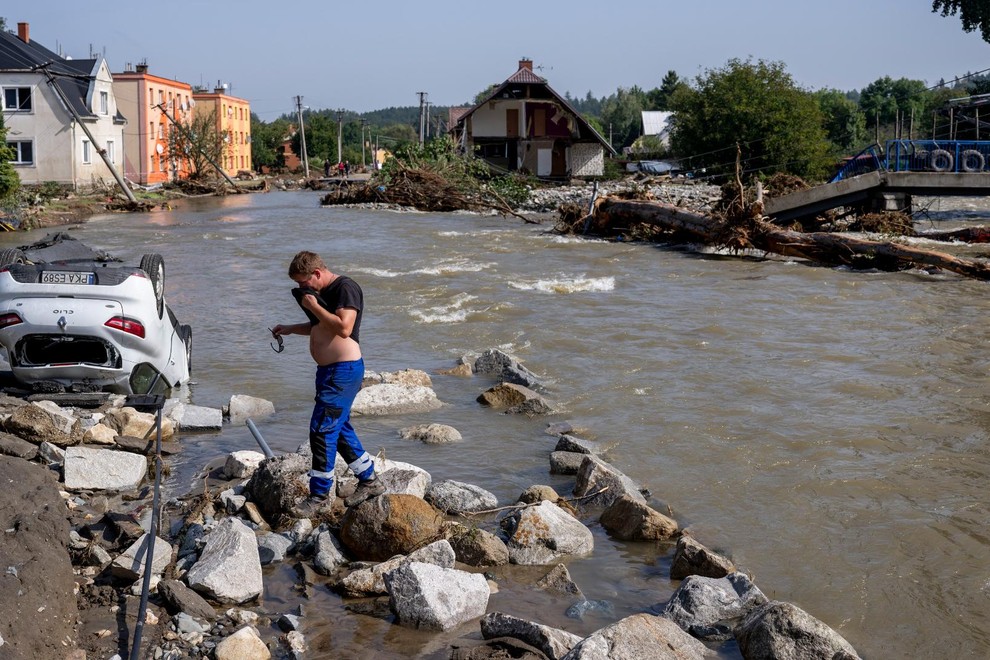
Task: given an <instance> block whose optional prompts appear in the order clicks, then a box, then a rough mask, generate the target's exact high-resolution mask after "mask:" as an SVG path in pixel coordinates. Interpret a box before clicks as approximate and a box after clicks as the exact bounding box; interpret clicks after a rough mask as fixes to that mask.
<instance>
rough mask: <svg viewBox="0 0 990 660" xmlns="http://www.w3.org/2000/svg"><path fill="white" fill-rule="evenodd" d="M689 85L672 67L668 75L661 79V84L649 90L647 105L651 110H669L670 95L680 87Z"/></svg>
mask: <svg viewBox="0 0 990 660" xmlns="http://www.w3.org/2000/svg"><path fill="white" fill-rule="evenodd" d="M687 86H688V84H687V82H685V81H684V80H681V78H680V76H678V75H677V72H676V71H674V70H673V69H671V70H670V71H668V72H667V75H665V76H664V77H663V80H662V81H660V86H659V87H657V88H656V89H651V90H650V91H649V93H648V94H647V105H648V106H649V108H650V109H651V110H669V109H670V97H672V96H673V95H674V92H676V91H677V90H678V89H680V88H682V87H687Z"/></svg>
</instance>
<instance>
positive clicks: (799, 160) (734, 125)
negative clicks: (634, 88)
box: [670, 59, 830, 179]
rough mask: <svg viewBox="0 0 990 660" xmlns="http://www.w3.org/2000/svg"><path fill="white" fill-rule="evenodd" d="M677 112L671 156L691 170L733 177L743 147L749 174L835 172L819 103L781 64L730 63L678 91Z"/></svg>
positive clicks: (810, 176)
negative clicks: (699, 169) (738, 151)
mask: <svg viewBox="0 0 990 660" xmlns="http://www.w3.org/2000/svg"><path fill="white" fill-rule="evenodd" d="M670 106H671V109H672V110H673V111H674V113H675V116H674V122H673V129H672V134H671V150H672V152H673V153H675V154H676V155H677V156H678V157H679V158H681V159H682V162H684V164H685V165H687V166H688V167H694V168H701V167H704V168H707V169H708V171H709V173H713V174H728V173H731V172H732V171H734V168H735V159H736V145H737V144H739V145H741V148H742V153H743V169H744V171H745V172H746V173H747V174H758V173H762V174H768V173H772V172H790V173H793V174H797V175H799V176H803V177H805V178H808V179H814V178H818V177H820V176H822V175H824V174H825V172H826V171H827V169H828V168H829V166H830V158H829V153H828V152H829V142H828V140H827V138H826V136H825V129H824V128H823V125H822V124H823V122H822V113H821V110H820V109H819V107H818V103H817V102H816V101H815V97H814V96H813V95H812V94H811V93H810V92H807V91H805V90H803V89H800V88H799V87H797V85H795V83H794V81H793V79H792V78H791V76H790V74H788V73H787V72H786V71H785V70H784V65H783V63H781V62H765V61H763V60H761V61H759V62H757V63H756V64H753V63H752V62H751V61H749V60H747V61H745V62H744V61H741V60H738V59H732V60H729V62H728V63H727V64H726V65H725V66H724V67H722V68H721V69H714V70H711V69H710V70H708V71H706V72H705V73H704V74H703V75H700V76H698V78H697V81H696V87H694V88H691V87H687V88H682V89H679V90H678V91H677V92H675V93H674V95H673V97H672V98H671V100H670Z"/></svg>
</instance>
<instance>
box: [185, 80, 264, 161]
mask: <svg viewBox="0 0 990 660" xmlns="http://www.w3.org/2000/svg"><path fill="white" fill-rule="evenodd" d="M193 100H195V101H196V103H195V107H194V112H195V113H196V115H199V114H200V113H209V112H210V111H211V110H216V117H217V130H218V131H220V132H222V133H224V132H225V133H226V135H228V136H229V138H230V139H229V141H228V142H227V148H226V149H225V150H224V154H223V162H222V163H218V165H220V166H221V167H222V168H223V170H224V172H226V173H227V175H228V176H237V173H238V172H241V171H247V172H250V171H251V104H250V103H248V102H247V101H245V100H244V99H239V98H237V97H235V96H229V95H228V94H227V86H226V85H219V84H218V85H217V86H216V87H215V88H214V89H213V91H212V92H194V93H193Z"/></svg>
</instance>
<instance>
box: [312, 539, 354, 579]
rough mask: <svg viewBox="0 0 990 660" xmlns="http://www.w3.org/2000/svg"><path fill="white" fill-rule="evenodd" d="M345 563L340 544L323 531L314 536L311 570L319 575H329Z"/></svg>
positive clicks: (345, 559)
mask: <svg viewBox="0 0 990 660" xmlns="http://www.w3.org/2000/svg"><path fill="white" fill-rule="evenodd" d="M346 563H347V557H345V556H344V551H343V549H342V548H341V547H340V542H339V541H337V538H336V537H335V536H334V535H333V534H331V533H330V530H326V529H324V530H323V531H321V532H320V533H319V534H317V535H316V545H315V548H314V552H313V568H315V569H316V572H317V573H319V574H321V575H330V574H331V573H333V572H334V571H335V570H337V569H338V568H340V567H341V566H343V565H344V564H346Z"/></svg>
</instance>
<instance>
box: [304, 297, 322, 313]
mask: <svg viewBox="0 0 990 660" xmlns="http://www.w3.org/2000/svg"><path fill="white" fill-rule="evenodd" d="M299 304H300V305H302V306H303V307H305V308H306V309H308V310H309V311H311V312H315V311H316V309H317V308H318V307H319V306H320V303H319V302H318V301H317V300H316V296H314V295H313V294H312V293H305V294H303V297H302V299H301V300H300V301H299Z"/></svg>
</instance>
